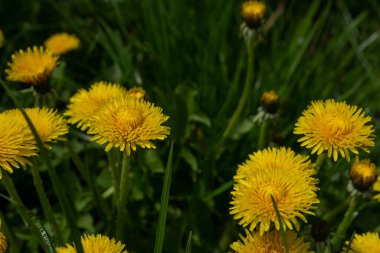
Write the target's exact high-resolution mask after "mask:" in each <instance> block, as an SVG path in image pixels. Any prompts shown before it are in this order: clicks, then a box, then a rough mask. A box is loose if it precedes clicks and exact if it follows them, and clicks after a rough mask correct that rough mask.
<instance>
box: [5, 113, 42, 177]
mask: <svg viewBox="0 0 380 253" xmlns="http://www.w3.org/2000/svg"><path fill="white" fill-rule="evenodd" d="M34 155H37V146H36V143H35V141H34V138H33V135H32V133H31V132H30V130H29V129H27V128H26V127H25V126H24V123H23V121H20V120H19V118H18V116H17V115H14V114H13V113H1V114H0V167H1V168H2V169H4V170H6V171H8V172H10V173H12V172H13V169H12V167H14V168H20V166H22V167H25V166H26V165H31V162H30V161H29V160H28V157H30V156H34ZM0 178H2V174H1V170H0Z"/></svg>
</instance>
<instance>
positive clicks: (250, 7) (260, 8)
mask: <svg viewBox="0 0 380 253" xmlns="http://www.w3.org/2000/svg"><path fill="white" fill-rule="evenodd" d="M265 11H266V6H265V4H264V3H263V2H261V1H245V2H243V4H242V6H241V16H242V18H243V20H244V22H245V23H246V25H247V26H248V27H249V28H251V29H256V28H258V27H259V26H260V25H261V24H262V22H263V20H264V15H265Z"/></svg>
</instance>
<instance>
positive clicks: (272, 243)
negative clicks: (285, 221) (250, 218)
mask: <svg viewBox="0 0 380 253" xmlns="http://www.w3.org/2000/svg"><path fill="white" fill-rule="evenodd" d="M246 234H247V236H246V237H243V236H242V235H240V240H239V241H236V242H234V243H232V244H231V246H230V247H231V248H232V249H233V250H234V252H235V253H283V252H285V247H284V242H283V240H282V236H281V233H280V232H279V231H271V232H266V233H264V234H263V235H259V234H254V235H253V234H251V233H250V232H249V231H246ZM286 240H287V242H288V249H289V252H290V253H309V252H310V253H311V252H312V251H309V248H310V243H308V242H304V240H303V238H302V237H298V238H297V235H296V233H294V232H291V231H286Z"/></svg>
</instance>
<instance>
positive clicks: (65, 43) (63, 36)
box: [44, 32, 80, 55]
mask: <svg viewBox="0 0 380 253" xmlns="http://www.w3.org/2000/svg"><path fill="white" fill-rule="evenodd" d="M79 44H80V40H79V39H78V37H77V36H75V35H72V34H68V33H64V32H63V33H56V34H53V35H52V36H50V37H49V38H48V39H47V40H46V41H45V42H44V45H45V47H46V48H47V49H48V50H50V51H51V52H53V53H55V54H59V55H61V54H64V53H67V52H69V51H71V50H74V49H77V48H78V47H79Z"/></svg>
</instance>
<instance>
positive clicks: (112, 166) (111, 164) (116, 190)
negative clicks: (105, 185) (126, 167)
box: [107, 150, 120, 206]
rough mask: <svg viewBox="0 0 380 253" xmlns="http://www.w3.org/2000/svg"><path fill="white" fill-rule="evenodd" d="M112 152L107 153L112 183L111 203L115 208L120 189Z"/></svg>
mask: <svg viewBox="0 0 380 253" xmlns="http://www.w3.org/2000/svg"><path fill="white" fill-rule="evenodd" d="M112 151H113V150H110V151H109V152H107V156H108V163H109V167H110V171H111V175H112V183H113V190H114V194H113V201H114V205H115V206H117V201H118V200H119V190H120V189H119V188H120V175H119V171H118V168H117V166H115V160H114V154H113V152H112Z"/></svg>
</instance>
